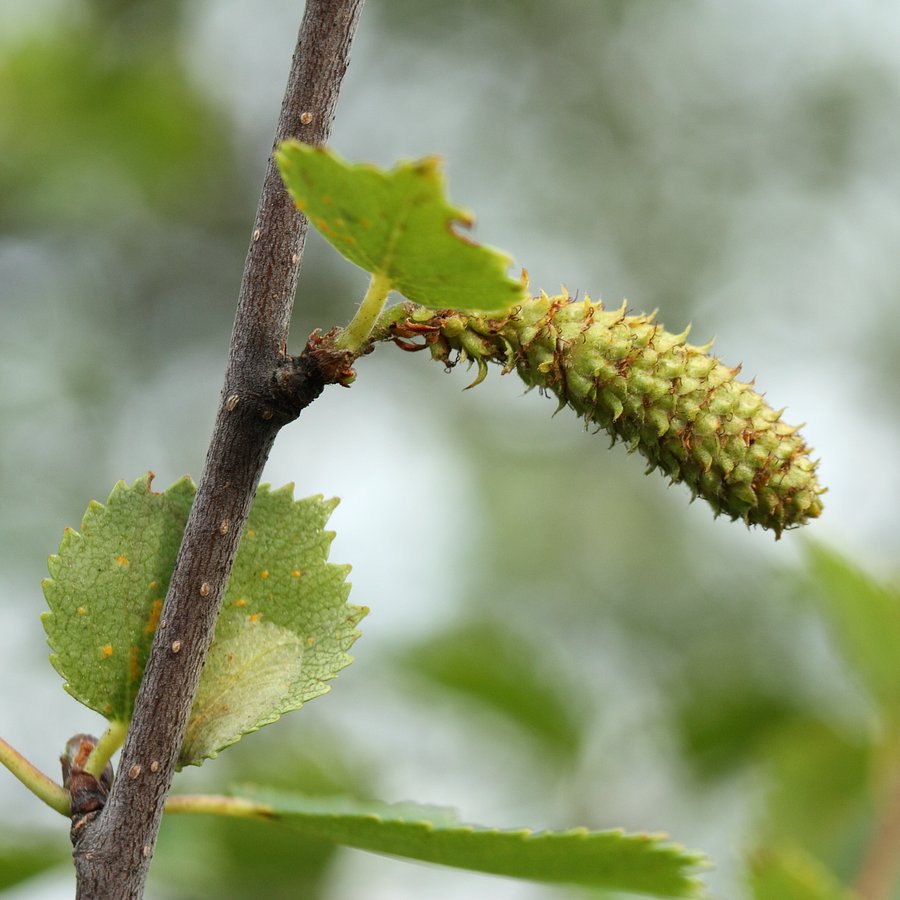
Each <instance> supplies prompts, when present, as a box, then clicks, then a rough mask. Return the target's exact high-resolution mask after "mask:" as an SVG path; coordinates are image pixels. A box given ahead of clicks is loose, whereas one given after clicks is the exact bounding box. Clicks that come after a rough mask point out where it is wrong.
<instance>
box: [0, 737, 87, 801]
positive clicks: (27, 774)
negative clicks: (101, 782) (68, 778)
mask: <svg viewBox="0 0 900 900" xmlns="http://www.w3.org/2000/svg"><path fill="white" fill-rule="evenodd" d="M0 763H3V765H4V766H6V768H7V769H9V771H10V772H12V773H13V775H15V776H16V778H18V779H19V781H21V782H22V784H24V785H25V787H27V788H28V790H29V791H31V793H32V794H34V795H35V797H37V798H38V799H40V800H43V801H44V803H46V804H47V806H49V807H50V809H55V810H56V811H57V812H58V813H60V814H61V815H63V816H67V817H68V815H69V810H70V806H71V803H70V798H69V792H68V791H67V790H66V789H65V788H64V787H62V786H61V785H59V784H57V783H56V782H55V781H54V780H53V779H52V778H50V777H49V776H47V775H45V774H44V773H43V772H42V771H41V770H40V769H38V768H37V766H35V765H34V764H33V763H32V762H30V761H29V760H27V759H26V758H25V757H24V756H22V754H21V753H19V751H18V750H16V749H15V748H14V747H11V746H10V745H9V744H7V743H6V741H4V740H3V738H0Z"/></svg>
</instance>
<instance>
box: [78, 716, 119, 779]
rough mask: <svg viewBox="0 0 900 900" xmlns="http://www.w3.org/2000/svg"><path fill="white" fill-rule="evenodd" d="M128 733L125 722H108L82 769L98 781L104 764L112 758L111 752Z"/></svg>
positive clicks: (116, 748)
mask: <svg viewBox="0 0 900 900" xmlns="http://www.w3.org/2000/svg"><path fill="white" fill-rule="evenodd" d="M127 734H128V723H127V722H110V724H109V728H107V729H106V731H105V732H104V733H103V737H101V738H100V740H99V741H97V745H96V746H95V747H94V749H93V750H92V751H91V755H90V756H89V757H88V759H87V762H86V763H85V764H84V771H85V772H87V774H88V775H93V776H94V778H96V779H97V780H98V781H99V780H100V776H101V775H102V774H103V770H104V769H105V768H106V764H107V763H108V762H109V761H110V759H112V755H113V753H115V752H116V750H118V749H119V747H121V746H122V744H124V743H125V735H127Z"/></svg>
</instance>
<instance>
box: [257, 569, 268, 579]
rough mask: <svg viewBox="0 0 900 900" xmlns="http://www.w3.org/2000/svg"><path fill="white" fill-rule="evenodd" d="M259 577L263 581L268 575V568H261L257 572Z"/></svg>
mask: <svg viewBox="0 0 900 900" xmlns="http://www.w3.org/2000/svg"><path fill="white" fill-rule="evenodd" d="M259 577H260V578H262V580H263V581H265V580H266V579H267V578H268V577H269V570H268V569H263V570H262V572H260V573H259Z"/></svg>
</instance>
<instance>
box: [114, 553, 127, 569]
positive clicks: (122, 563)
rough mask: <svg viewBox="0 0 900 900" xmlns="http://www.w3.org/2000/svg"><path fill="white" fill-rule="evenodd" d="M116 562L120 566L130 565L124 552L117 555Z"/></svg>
mask: <svg viewBox="0 0 900 900" xmlns="http://www.w3.org/2000/svg"><path fill="white" fill-rule="evenodd" d="M116 562H117V563H118V564H119V565H120V566H127V565H128V557H127V556H125V555H123V554H122V553H120V554H119V555H118V556H117V557H116Z"/></svg>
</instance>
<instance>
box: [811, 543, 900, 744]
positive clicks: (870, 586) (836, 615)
mask: <svg viewBox="0 0 900 900" xmlns="http://www.w3.org/2000/svg"><path fill="white" fill-rule="evenodd" d="M809 556H810V574H811V582H810V584H809V585H808V587H807V588H806V590H807V591H808V595H809V599H810V600H811V601H812V602H815V603H817V604H818V605H819V606H820V607H821V609H822V611H823V612H824V614H825V616H826V618H827V620H828V622H829V624H830V625H831V631H832V634H833V636H834V641H835V644H836V645H837V647H838V648H839V649H840V650H841V651H842V652H843V653H844V655H845V656H846V658H847V660H848V661H849V662H850V664H851V666H852V667H853V669H854V671H856V672H857V673H858V675H859V677H860V678H861V679H862V681H863V682H864V683H865V685H866V687H867V688H868V690H869V691H870V692H871V694H872V696H873V697H874V699H875V700H876V702H878V704H879V705H880V708H881V711H882V713H883V715H884V717H885V719H886V721H887V722H889V723H890V724H891V726H892V727H893V728H894V729H898V728H900V590H898V589H897V588H896V587H894V586H887V585H883V584H880V583H879V582H877V581H875V580H874V579H873V578H872V577H871V576H869V575H867V574H866V573H865V572H863V571H862V570H861V569H859V568H857V567H856V566H854V565H853V564H852V563H851V562H849V561H848V560H846V559H844V558H843V557H841V556H840V555H838V554H837V553H835V552H834V551H832V550H829V549H827V548H825V547H822V546H818V545H812V546H811V547H810V549H809Z"/></svg>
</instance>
